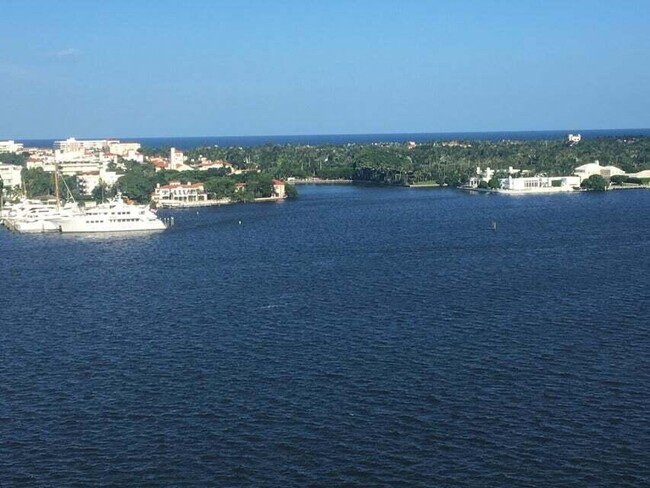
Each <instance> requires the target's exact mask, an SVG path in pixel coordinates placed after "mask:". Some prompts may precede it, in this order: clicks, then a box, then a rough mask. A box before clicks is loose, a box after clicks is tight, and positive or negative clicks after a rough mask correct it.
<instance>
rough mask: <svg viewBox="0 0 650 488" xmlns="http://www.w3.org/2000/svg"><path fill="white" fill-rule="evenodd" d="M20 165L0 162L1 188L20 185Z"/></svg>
mask: <svg viewBox="0 0 650 488" xmlns="http://www.w3.org/2000/svg"><path fill="white" fill-rule="evenodd" d="M22 169H23V168H22V166H18V165H14V164H5V163H0V179H2V184H3V188H5V189H9V188H13V187H15V186H18V187H19V186H21V185H22V181H23V180H22V177H21V170H22Z"/></svg>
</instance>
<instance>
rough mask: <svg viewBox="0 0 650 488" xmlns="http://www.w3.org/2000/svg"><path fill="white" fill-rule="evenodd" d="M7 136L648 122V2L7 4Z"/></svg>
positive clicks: (0, 39)
mask: <svg viewBox="0 0 650 488" xmlns="http://www.w3.org/2000/svg"><path fill="white" fill-rule="evenodd" d="M0 15H1V16H2V19H3V22H2V23H1V27H0V93H1V95H0V140H2V139H28V138H60V137H69V136H76V137H123V138H125V137H128V136H131V137H148V136H150V137H155V136H208V135H213V136H229V135H271V134H277V135H288V134H343V133H354V134H357V133H399V132H454V131H500V130H546V129H616V128H647V127H650V121H649V117H650V29H649V28H648V19H650V1H635V0H631V1H628V2H612V1H596V0H594V1H580V0H579V1H572V2H566V1H552V0H551V1H544V2H526V1H523V2H518V1H514V0H512V1H503V0H501V1H499V0H493V1H489V2H488V1H479V0H476V1H469V0H466V1H464V0H458V1H451V0H450V1H446V0H441V1H427V0H419V1H417V0H401V1H397V0H395V1H388V0H372V1H366V0H359V1H355V0H348V1H344V0H330V1H325V0H321V1H317V0H302V1H298V0H296V1H291V0H284V1H283V0H276V1H270V0H268V1H262V0H251V1H246V0H239V1H236V0H232V1H217V0H214V1H200V0H195V1H191V0H188V1H184V2H181V1H168V0H162V1H155V2H154V1H143V0H131V1H122V0H117V1H110V2H109V1H105V2H96V1H85V0H84V1H73V0H67V1H60V2H58V1H48V2H46V1H40V2H39V1H33V0H3V1H2V5H1V8H0Z"/></svg>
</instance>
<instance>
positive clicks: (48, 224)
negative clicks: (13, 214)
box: [11, 202, 81, 234]
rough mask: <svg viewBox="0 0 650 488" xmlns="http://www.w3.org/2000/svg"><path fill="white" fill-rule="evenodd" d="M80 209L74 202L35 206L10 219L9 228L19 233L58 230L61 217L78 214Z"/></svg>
mask: <svg viewBox="0 0 650 488" xmlns="http://www.w3.org/2000/svg"><path fill="white" fill-rule="evenodd" d="M80 213H81V209H80V208H79V206H78V205H77V203H76V202H68V203H66V204H65V205H63V206H59V205H57V206H56V207H36V208H32V209H31V210H29V211H27V212H26V213H24V214H23V215H22V216H21V217H20V218H18V219H15V220H14V221H12V225H11V228H12V229H13V230H15V231H16V232H21V233H32V234H33V233H44V232H59V230H60V226H59V222H60V221H61V220H62V219H66V218H69V217H73V216H75V215H79V214H80Z"/></svg>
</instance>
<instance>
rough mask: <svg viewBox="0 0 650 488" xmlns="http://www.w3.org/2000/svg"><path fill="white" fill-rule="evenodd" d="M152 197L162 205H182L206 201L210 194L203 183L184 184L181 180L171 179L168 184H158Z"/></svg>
mask: <svg viewBox="0 0 650 488" xmlns="http://www.w3.org/2000/svg"><path fill="white" fill-rule="evenodd" d="M151 199H152V200H153V201H154V202H156V204H157V205H160V206H162V207H165V206H168V207H182V206H193V205H197V204H200V202H206V201H207V200H208V194H207V193H206V192H205V187H204V186H203V183H190V182H187V183H186V184H183V183H181V182H180V181H170V182H169V183H168V184H166V185H160V184H158V185H156V188H155V189H154V192H153V193H152V194H151Z"/></svg>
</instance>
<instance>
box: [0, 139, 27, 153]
mask: <svg viewBox="0 0 650 488" xmlns="http://www.w3.org/2000/svg"><path fill="white" fill-rule="evenodd" d="M22 150H23V145H22V144H21V143H20V142H14V141H0V152H10V153H17V152H18V151H22Z"/></svg>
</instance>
